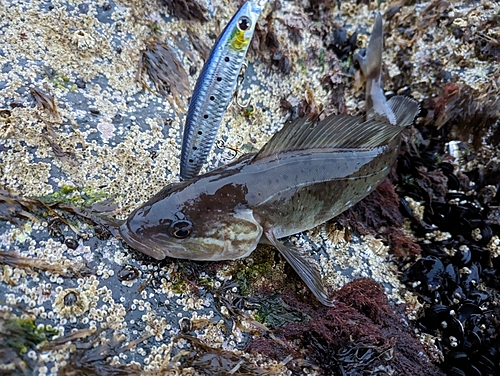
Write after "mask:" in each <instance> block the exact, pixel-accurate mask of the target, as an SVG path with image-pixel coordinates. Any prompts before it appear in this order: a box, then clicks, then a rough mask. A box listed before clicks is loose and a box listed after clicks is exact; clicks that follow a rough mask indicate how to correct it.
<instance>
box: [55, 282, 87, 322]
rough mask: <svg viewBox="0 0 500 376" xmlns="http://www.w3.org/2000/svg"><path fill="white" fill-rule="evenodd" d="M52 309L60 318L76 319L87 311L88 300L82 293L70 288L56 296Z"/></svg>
mask: <svg viewBox="0 0 500 376" xmlns="http://www.w3.org/2000/svg"><path fill="white" fill-rule="evenodd" d="M53 307H54V311H56V312H57V313H59V315H61V316H62V317H78V316H81V315H83V314H84V313H85V312H87V310H88V309H89V299H88V297H87V296H86V295H85V293H83V292H82V291H80V290H78V289H73V288H70V289H66V290H63V291H61V292H60V293H59V294H58V295H57V296H56V299H55V300H54V304H53Z"/></svg>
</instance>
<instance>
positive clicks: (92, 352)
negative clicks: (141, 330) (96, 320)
mask: <svg viewBox="0 0 500 376" xmlns="http://www.w3.org/2000/svg"><path fill="white" fill-rule="evenodd" d="M81 334H82V335H81V336H78V337H77V339H78V340H77V341H74V342H73V343H74V345H75V351H74V352H72V353H71V355H70V357H69V359H68V360H67V364H66V365H65V366H64V367H63V368H62V369H61V370H60V374H61V375H66V376H70V375H75V376H76V375H82V374H84V375H96V376H107V375H116V376H117V375H123V376H126V375H141V374H143V371H142V370H141V367H140V366H139V365H138V364H135V365H129V364H120V363H118V364H109V362H108V359H110V358H112V357H113V356H116V355H118V354H120V353H123V352H124V351H126V350H129V349H131V348H133V347H135V346H137V344H139V343H141V342H142V341H144V340H146V339H147V338H148V337H149V336H143V337H141V338H139V339H137V340H135V341H131V342H129V343H127V344H126V345H123V346H122V344H123V342H124V341H125V337H124V336H119V335H117V334H113V335H111V336H110V337H109V340H107V341H102V339H101V337H100V335H101V331H96V332H94V333H93V334H91V335H90V336H89V335H88V333H86V332H84V333H81ZM108 334H111V333H109V332H108ZM106 338H108V337H107V336H106ZM68 340H69V339H68Z"/></svg>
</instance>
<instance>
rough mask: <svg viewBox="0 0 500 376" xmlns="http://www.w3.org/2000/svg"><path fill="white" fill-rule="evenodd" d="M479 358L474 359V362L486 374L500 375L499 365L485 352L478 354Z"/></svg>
mask: <svg viewBox="0 0 500 376" xmlns="http://www.w3.org/2000/svg"><path fill="white" fill-rule="evenodd" d="M476 356H477V358H476V359H474V364H475V365H476V366H477V368H478V369H479V370H480V371H481V372H482V373H483V374H484V375H498V366H495V363H493V362H492V361H491V359H490V358H489V357H487V356H486V355H484V354H480V355H479V354H478V355H476Z"/></svg>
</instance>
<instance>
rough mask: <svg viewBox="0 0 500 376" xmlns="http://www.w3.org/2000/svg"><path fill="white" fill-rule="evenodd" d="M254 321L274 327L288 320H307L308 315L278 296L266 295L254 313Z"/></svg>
mask: <svg viewBox="0 0 500 376" xmlns="http://www.w3.org/2000/svg"><path fill="white" fill-rule="evenodd" d="M254 318H255V320H256V321H258V322H260V323H261V324H264V325H266V326H267V327H269V328H270V329H275V328H277V327H279V326H283V325H285V324H287V323H290V322H303V321H309V317H308V316H307V315H305V314H303V313H302V312H300V311H299V310H297V309H295V308H293V307H291V306H289V305H288V304H286V303H285V302H284V301H283V299H281V297H279V296H271V297H267V298H266V300H265V301H262V302H261V306H260V308H259V310H258V311H257V312H256V313H255V314H254Z"/></svg>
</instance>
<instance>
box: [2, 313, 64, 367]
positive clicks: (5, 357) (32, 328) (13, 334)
mask: <svg viewBox="0 0 500 376" xmlns="http://www.w3.org/2000/svg"><path fill="white" fill-rule="evenodd" d="M57 334H58V331H57V330H56V329H54V328H52V327H51V326H49V325H44V326H37V325H35V321H34V319H32V318H20V317H18V316H17V315H15V314H13V313H12V312H8V311H2V312H0V373H1V374H4V373H3V372H4V371H7V372H9V371H10V372H12V373H10V372H9V374H21V375H22V374H24V375H30V374H32V371H33V368H34V366H35V365H34V364H31V362H32V361H31V360H29V358H28V357H26V356H25V354H26V353H27V352H28V351H29V350H34V349H36V348H37V346H38V345H40V344H43V343H44V342H45V343H46V342H47V341H48V340H50V339H51V338H52V337H54V336H56V335H57Z"/></svg>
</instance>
